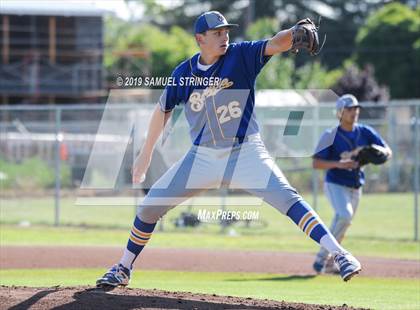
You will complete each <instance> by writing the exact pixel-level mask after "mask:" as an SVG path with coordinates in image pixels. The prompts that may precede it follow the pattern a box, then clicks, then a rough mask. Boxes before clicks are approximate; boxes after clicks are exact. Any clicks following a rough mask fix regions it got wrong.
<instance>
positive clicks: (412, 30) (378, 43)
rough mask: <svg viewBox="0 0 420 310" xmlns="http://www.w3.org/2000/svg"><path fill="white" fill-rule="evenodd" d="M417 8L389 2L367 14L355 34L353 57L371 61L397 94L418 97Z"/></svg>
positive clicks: (419, 29)
mask: <svg viewBox="0 0 420 310" xmlns="http://www.w3.org/2000/svg"><path fill="white" fill-rule="evenodd" d="M419 33H420V12H419V10H417V11H415V10H412V9H410V8H409V7H408V6H405V5H402V4H400V3H390V4H388V5H385V6H383V7H382V8H381V9H380V10H378V11H376V12H374V13H373V14H371V15H370V16H369V18H368V19H367V21H366V24H365V25H364V26H363V27H361V28H360V29H359V32H358V34H357V37H356V44H357V53H356V61H357V63H358V64H359V65H360V66H364V65H365V64H368V63H370V64H373V65H374V67H375V76H376V78H377V79H378V81H379V82H380V83H384V84H386V85H387V86H389V88H390V92H391V96H392V97H396V98H412V97H417V98H418V97H420V88H419V87H418V86H419V85H420V81H419V77H420V43H419V39H418V36H419Z"/></svg>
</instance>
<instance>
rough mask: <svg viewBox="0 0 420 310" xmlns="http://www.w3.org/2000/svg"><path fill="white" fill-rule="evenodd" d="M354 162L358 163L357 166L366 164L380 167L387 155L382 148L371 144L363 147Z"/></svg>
mask: <svg viewBox="0 0 420 310" xmlns="http://www.w3.org/2000/svg"><path fill="white" fill-rule="evenodd" d="M354 160H355V161H357V162H359V166H364V165H367V164H374V165H382V164H383V163H385V162H386V161H387V160H388V154H387V152H386V150H385V148H384V147H382V146H380V145H377V144H371V145H367V146H364V147H363V148H362V149H361V150H360V151H359V153H358V154H357V155H356V157H355V158H354Z"/></svg>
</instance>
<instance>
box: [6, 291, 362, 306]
mask: <svg viewBox="0 0 420 310" xmlns="http://www.w3.org/2000/svg"><path fill="white" fill-rule="evenodd" d="M28 308H30V309H42V310H44V309H56V310H61V309H66V310H69V309H104V310H107V309H116V310H119V309H267V310H268V309H287V310H293V309H299V310H315V309H316V310H321V309H323V310H327V309H330V310H332V309H343V310H344V309H354V308H351V307H348V306H346V305H343V306H340V307H334V306H320V305H310V304H300V303H286V302H284V301H283V302H279V301H272V300H258V299H252V298H239V297H232V296H217V295H204V294H192V293H188V292H182V293H180V292H167V291H159V290H143V289H130V288H124V289H121V288H118V289H115V290H113V291H109V292H105V291H104V290H99V289H95V288H89V287H67V288H66V287H53V288H28V287H0V309H14V310H15V309H28Z"/></svg>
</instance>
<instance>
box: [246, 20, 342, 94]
mask: <svg viewBox="0 0 420 310" xmlns="http://www.w3.org/2000/svg"><path fill="white" fill-rule="evenodd" d="M279 29H280V25H279V22H278V20H277V19H273V18H261V19H259V20H257V21H256V22H255V23H253V24H252V25H250V26H249V27H248V29H247V31H246V38H247V39H248V40H260V39H263V38H270V37H272V36H273V35H274V34H276V33H277V32H278V31H279ZM302 53H305V52H304V51H302ZM296 57H300V56H296ZM340 76H341V71H340V70H333V71H330V72H328V71H327V70H326V69H325V68H324V67H323V66H322V65H321V64H320V62H319V61H317V60H316V58H312V59H311V61H310V62H308V63H306V64H304V65H302V66H300V67H297V66H296V59H295V56H294V55H287V56H283V55H282V56H274V57H272V59H271V60H270V62H269V63H268V65H267V66H265V67H264V69H263V70H262V72H261V73H260V75H259V77H258V79H257V88H258V89H291V88H298V89H304V88H329V87H330V86H332V85H333V84H334V83H335V82H336V80H337V79H338V78H339V77H340Z"/></svg>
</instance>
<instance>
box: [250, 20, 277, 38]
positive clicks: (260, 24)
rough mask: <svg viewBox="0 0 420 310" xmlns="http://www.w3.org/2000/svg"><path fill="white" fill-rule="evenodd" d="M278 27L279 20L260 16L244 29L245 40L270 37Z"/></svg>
mask: <svg viewBox="0 0 420 310" xmlns="http://www.w3.org/2000/svg"><path fill="white" fill-rule="evenodd" d="M279 29H280V25H279V21H278V20H277V19H275V18H260V19H258V20H257V21H256V22H255V23H253V24H251V25H250V26H249V27H248V29H247V30H246V38H247V40H261V39H264V38H271V37H272V36H273V35H274V34H276V33H277V32H278V31H279Z"/></svg>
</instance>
